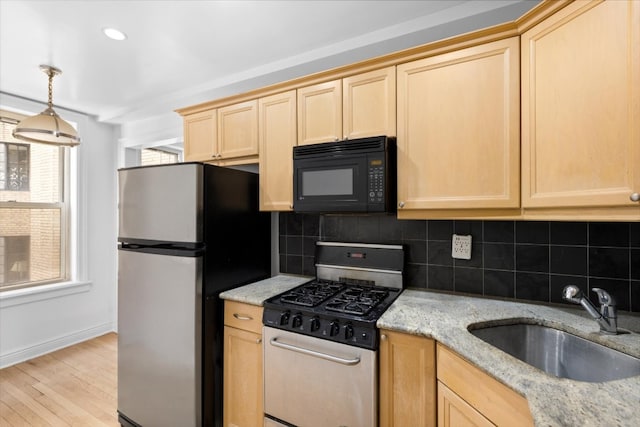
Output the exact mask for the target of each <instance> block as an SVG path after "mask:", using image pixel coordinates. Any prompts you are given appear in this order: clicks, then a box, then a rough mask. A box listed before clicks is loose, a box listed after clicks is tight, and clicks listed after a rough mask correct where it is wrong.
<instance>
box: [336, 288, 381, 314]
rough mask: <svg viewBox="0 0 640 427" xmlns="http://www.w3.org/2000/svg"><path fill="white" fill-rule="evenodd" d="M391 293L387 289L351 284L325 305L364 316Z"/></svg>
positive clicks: (342, 311) (338, 310)
mask: <svg viewBox="0 0 640 427" xmlns="http://www.w3.org/2000/svg"><path fill="white" fill-rule="evenodd" d="M388 295H389V291H387V290H385V289H371V288H363V287H359V286H351V287H348V288H347V289H345V290H344V291H343V292H341V293H340V294H338V295H336V297H334V298H333V299H331V300H330V301H329V302H327V304H326V305H325V307H326V309H327V310H329V311H335V312H338V313H347V314H355V315H360V316H364V315H366V314H367V313H369V312H370V311H371V310H372V309H373V308H374V307H375V306H377V305H378V304H379V303H380V302H381V301H383V300H384V299H385V298H386V297H387V296H388Z"/></svg>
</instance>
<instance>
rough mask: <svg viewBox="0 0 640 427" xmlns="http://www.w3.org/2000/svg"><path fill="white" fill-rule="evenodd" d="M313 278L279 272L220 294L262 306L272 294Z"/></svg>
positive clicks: (223, 297)
mask: <svg viewBox="0 0 640 427" xmlns="http://www.w3.org/2000/svg"><path fill="white" fill-rule="evenodd" d="M311 279H312V277H309V276H296V275H291V274H278V275H276V276H273V277H270V278H268V279H264V280H260V281H258V282H253V283H249V284H248V285H244V286H240V287H239V288H234V289H229V290H228V291H224V292H222V293H221V294H220V298H222V299H224V300H229V301H237V302H243V303H246V304H251V305H259V306H262V305H264V302H265V301H266V300H268V299H269V298H271V297H272V296H275V295H278V294H279V293H282V292H285V291H288V290H289V289H291V288H295V287H296V286H298V285H301V284H302V283H304V282H308V281H309V280H311Z"/></svg>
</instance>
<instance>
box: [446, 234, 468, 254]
mask: <svg viewBox="0 0 640 427" xmlns="http://www.w3.org/2000/svg"><path fill="white" fill-rule="evenodd" d="M451 257H453V258H458V259H471V235H469V236H459V235H457V234H454V235H453V239H452V240H451Z"/></svg>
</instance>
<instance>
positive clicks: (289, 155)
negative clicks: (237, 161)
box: [258, 90, 296, 211]
mask: <svg viewBox="0 0 640 427" xmlns="http://www.w3.org/2000/svg"><path fill="white" fill-rule="evenodd" d="M258 113H259V118H258V139H259V142H260V165H259V168H260V210H262V211H290V210H291V209H292V207H293V179H292V176H293V147H294V146H295V145H296V91H295V90H290V91H288V92H285V93H281V94H276V95H272V96H267V97H264V98H260V100H259V101H258Z"/></svg>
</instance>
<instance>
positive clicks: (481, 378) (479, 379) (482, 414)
mask: <svg viewBox="0 0 640 427" xmlns="http://www.w3.org/2000/svg"><path fill="white" fill-rule="evenodd" d="M436 352H437V362H436V364H437V367H438V368H437V377H438V427H444V426H491V425H497V426H533V418H532V417H531V412H530V410H529V404H528V403H527V400H526V399H525V398H524V397H523V396H521V395H520V394H518V393H516V392H515V391H513V390H512V389H510V388H509V387H507V386H506V385H504V384H502V383H501V382H499V381H497V380H496V379H494V378H492V377H491V376H489V375H487V374H486V373H484V372H482V371H481V370H480V369H478V368H477V367H476V366H474V365H472V364H471V363H469V362H467V361H466V360H464V359H463V358H462V357H460V356H459V355H458V354H456V353H455V352H453V351H451V350H450V349H448V348H447V347H445V346H443V345H442V344H439V343H438V344H437V348H436Z"/></svg>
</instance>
